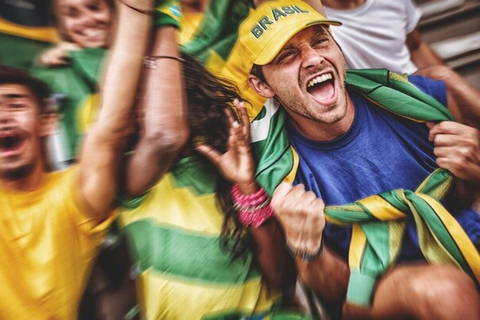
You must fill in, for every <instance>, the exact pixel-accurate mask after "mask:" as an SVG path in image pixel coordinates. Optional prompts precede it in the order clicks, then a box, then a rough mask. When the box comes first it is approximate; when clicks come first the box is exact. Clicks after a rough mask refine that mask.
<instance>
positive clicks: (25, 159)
mask: <svg viewBox="0 0 480 320" xmlns="http://www.w3.org/2000/svg"><path fill="white" fill-rule="evenodd" d="M39 110H40V107H39V103H38V100H37V98H36V97H35V96H34V95H33V94H32V92H31V91H30V90H29V89H28V88H27V87H25V86H24V85H21V84H0V177H2V178H3V179H8V180H16V179H22V178H25V177H26V176H28V175H30V173H32V172H33V170H34V169H35V167H36V166H41V165H43V160H42V153H41V143H40V137H41V136H43V135H44V134H46V133H45V132H44V131H43V130H42V121H41V115H40V111H39Z"/></svg>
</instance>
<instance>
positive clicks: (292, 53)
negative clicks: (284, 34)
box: [278, 51, 294, 62]
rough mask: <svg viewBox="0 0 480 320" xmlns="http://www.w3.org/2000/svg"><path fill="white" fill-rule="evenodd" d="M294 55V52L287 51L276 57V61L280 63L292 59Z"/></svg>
mask: <svg viewBox="0 0 480 320" xmlns="http://www.w3.org/2000/svg"><path fill="white" fill-rule="evenodd" d="M293 55H294V52H293V51H287V52H285V53H282V54H281V55H280V56H279V57H278V61H279V62H281V61H284V60H286V59H288V58H290V57H292V56H293Z"/></svg>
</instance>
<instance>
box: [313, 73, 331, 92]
mask: <svg viewBox="0 0 480 320" xmlns="http://www.w3.org/2000/svg"><path fill="white" fill-rule="evenodd" d="M330 79H332V74H331V73H325V74H322V75H321V76H318V77H315V78H313V79H312V80H310V81H309V82H308V84H307V88H310V87H313V86H314V85H316V84H317V83H322V82H324V81H327V80H330Z"/></svg>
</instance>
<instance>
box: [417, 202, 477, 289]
mask: <svg viewBox="0 0 480 320" xmlns="http://www.w3.org/2000/svg"><path fill="white" fill-rule="evenodd" d="M419 197H420V198H422V199H423V200H425V201H426V202H427V203H428V204H429V205H430V206H431V207H432V208H433V209H434V210H435V212H437V214H438V216H439V217H440V219H441V220H442V222H443V224H444V225H446V226H448V231H449V233H450V234H451V235H452V237H453V238H454V239H455V243H456V244H457V246H458V248H459V249H460V251H461V252H462V255H463V257H464V258H465V260H466V261H467V262H468V265H469V266H470V267H471V268H472V272H473V274H474V275H475V278H476V279H477V281H478V282H480V255H479V254H478V251H477V249H476V248H475V246H474V244H473V243H472V241H471V240H470V238H469V237H468V235H467V234H466V233H465V230H463V228H462V227H461V226H460V224H459V223H458V221H457V220H455V218H454V217H453V216H452V215H451V214H450V213H449V212H448V211H447V210H446V209H445V207H443V206H442V205H441V204H440V203H439V202H438V201H436V200H434V199H433V198H431V197H429V196H427V195H425V194H419Z"/></svg>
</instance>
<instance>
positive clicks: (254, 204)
mask: <svg viewBox="0 0 480 320" xmlns="http://www.w3.org/2000/svg"><path fill="white" fill-rule="evenodd" d="M232 199H233V203H234V205H233V207H234V208H235V209H236V210H237V211H238V219H239V220H240V222H241V223H242V224H243V225H244V226H245V227H249V226H253V227H254V228H258V227H260V226H261V225H262V224H263V223H264V222H265V221H266V220H267V219H269V218H270V217H272V216H273V215H274V211H273V210H272V208H271V207H270V197H269V196H268V194H267V192H266V191H265V189H263V188H261V189H260V190H258V191H257V192H255V193H254V194H248V195H246V194H243V193H241V192H240V189H239V188H238V185H237V184H235V185H234V186H233V187H232Z"/></svg>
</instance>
